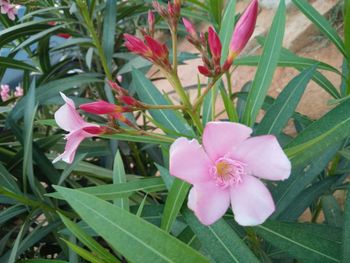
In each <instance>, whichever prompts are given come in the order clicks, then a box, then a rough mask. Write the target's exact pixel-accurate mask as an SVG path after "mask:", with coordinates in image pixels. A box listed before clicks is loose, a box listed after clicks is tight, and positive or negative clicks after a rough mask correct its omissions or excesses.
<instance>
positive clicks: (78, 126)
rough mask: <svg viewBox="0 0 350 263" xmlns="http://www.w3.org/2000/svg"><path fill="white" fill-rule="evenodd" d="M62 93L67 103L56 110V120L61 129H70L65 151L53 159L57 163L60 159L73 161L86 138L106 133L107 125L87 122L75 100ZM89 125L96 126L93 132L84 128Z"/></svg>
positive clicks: (67, 161) (68, 161)
mask: <svg viewBox="0 0 350 263" xmlns="http://www.w3.org/2000/svg"><path fill="white" fill-rule="evenodd" d="M60 94H61V96H62V98H63V100H64V101H65V102H66V103H65V104H64V105H63V106H62V107H60V108H59V109H58V110H57V111H56V112H55V121H56V123H57V124H58V126H59V127H60V128H61V129H63V130H65V131H68V132H69V133H68V134H67V135H66V137H65V138H66V140H67V144H66V147H65V149H64V152H63V153H62V154H61V155H59V156H58V157H57V158H56V159H55V160H53V163H56V162H58V161H59V160H63V161H65V162H66V163H72V162H73V160H74V156H75V153H76V151H77V149H78V146H79V144H80V143H81V142H82V141H83V140H84V139H85V138H88V137H93V136H96V135H99V134H102V133H105V131H106V130H105V127H101V126H99V125H97V124H92V123H87V122H85V121H84V120H83V118H82V117H80V115H79V113H78V112H77V111H76V110H75V104H74V102H73V100H71V99H69V98H67V97H66V95H64V94H63V93H60ZM88 127H93V128H94V129H92V130H91V131H92V132H93V133H92V132H91V131H89V132H86V131H85V130H84V128H88Z"/></svg>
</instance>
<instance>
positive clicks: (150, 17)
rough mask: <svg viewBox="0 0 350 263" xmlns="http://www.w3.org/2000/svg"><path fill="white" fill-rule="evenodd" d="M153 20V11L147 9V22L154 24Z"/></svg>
mask: <svg viewBox="0 0 350 263" xmlns="http://www.w3.org/2000/svg"><path fill="white" fill-rule="evenodd" d="M154 21H155V18H154V14H153V12H152V11H151V10H148V24H149V25H154Z"/></svg>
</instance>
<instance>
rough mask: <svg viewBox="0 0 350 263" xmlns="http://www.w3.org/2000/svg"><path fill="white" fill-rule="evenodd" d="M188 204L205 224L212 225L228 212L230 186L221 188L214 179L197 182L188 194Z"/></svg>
mask: <svg viewBox="0 0 350 263" xmlns="http://www.w3.org/2000/svg"><path fill="white" fill-rule="evenodd" d="M187 205H188V208H190V209H191V210H193V212H194V213H195V215H196V216H197V218H198V220H199V221H200V222H201V223H202V224H203V225H211V224H213V223H215V222H216V221H217V220H219V219H220V218H221V217H222V216H223V215H224V214H225V213H226V211H227V208H228V207H229V205H230V191H229V188H226V189H223V188H220V187H218V186H216V185H215V183H214V182H213V181H209V182H205V183H198V184H195V185H194V186H193V187H192V189H191V190H190V193H189V195H188V204H187Z"/></svg>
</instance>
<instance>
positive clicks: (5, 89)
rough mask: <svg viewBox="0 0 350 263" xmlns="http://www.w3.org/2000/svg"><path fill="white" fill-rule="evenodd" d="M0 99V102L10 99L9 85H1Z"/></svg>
mask: <svg viewBox="0 0 350 263" xmlns="http://www.w3.org/2000/svg"><path fill="white" fill-rule="evenodd" d="M0 97H1V100H2V101H7V100H9V99H10V86H9V85H6V84H5V85H1V86H0Z"/></svg>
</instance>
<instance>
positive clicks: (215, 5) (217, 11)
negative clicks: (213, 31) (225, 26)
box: [208, 0, 224, 28]
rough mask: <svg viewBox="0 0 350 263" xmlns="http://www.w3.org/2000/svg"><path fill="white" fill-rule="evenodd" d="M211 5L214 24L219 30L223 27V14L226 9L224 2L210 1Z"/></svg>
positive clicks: (210, 10)
mask: <svg viewBox="0 0 350 263" xmlns="http://www.w3.org/2000/svg"><path fill="white" fill-rule="evenodd" d="M208 2H209V3H208V4H209V7H210V8H209V13H210V15H211V16H212V18H213V20H214V22H215V23H216V24H217V25H218V28H220V27H221V17H222V16H221V14H222V10H223V9H224V1H223V0H208Z"/></svg>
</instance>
